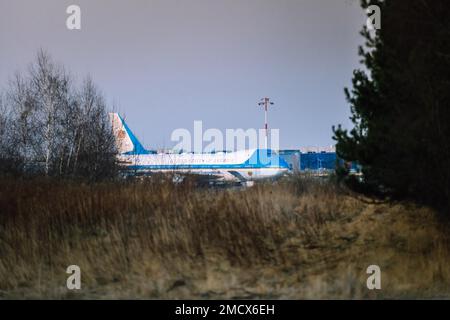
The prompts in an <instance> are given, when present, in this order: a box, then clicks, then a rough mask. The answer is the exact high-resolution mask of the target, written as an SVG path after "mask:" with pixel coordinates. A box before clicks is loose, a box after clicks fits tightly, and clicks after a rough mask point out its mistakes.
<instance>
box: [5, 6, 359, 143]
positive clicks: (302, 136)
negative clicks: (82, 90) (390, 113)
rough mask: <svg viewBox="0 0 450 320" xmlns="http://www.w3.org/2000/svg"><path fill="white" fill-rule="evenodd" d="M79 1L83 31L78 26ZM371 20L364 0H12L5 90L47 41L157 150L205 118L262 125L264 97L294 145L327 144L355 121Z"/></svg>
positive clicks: (216, 123) (229, 124)
mask: <svg viewBox="0 0 450 320" xmlns="http://www.w3.org/2000/svg"><path fill="white" fill-rule="evenodd" d="M71 4H77V5H79V6H80V7H81V21H82V22H81V30H68V29H67V28H66V18H67V16H68V15H67V14H66V8H67V6H69V5H71ZM364 23H365V15H364V12H363V10H362V9H361V8H360V7H359V1H358V0H147V1H144V0H127V1H125V0H122V1H118V0H70V1H66V0H39V1H32V0H29V1H24V0H0V87H1V88H5V87H6V84H7V80H8V78H9V77H10V76H11V75H12V74H13V73H14V72H15V71H17V70H23V69H24V68H25V67H26V66H27V65H28V64H29V63H30V62H31V61H32V60H33V59H34V56H35V55H36V52H37V50H38V49H39V48H43V49H46V50H47V51H48V52H49V53H50V54H51V55H52V56H53V58H54V59H55V60H56V61H57V62H59V63H61V64H64V65H65V66H66V67H67V68H68V69H69V70H71V72H72V73H73V74H74V75H75V76H77V78H78V79H80V78H82V77H83V76H84V75H85V74H87V73H90V74H91V75H92V77H93V78H94V81H95V82H96V83H97V84H98V86H99V87H100V88H101V89H102V91H103V93H104V94H105V95H106V97H107V99H108V101H109V102H110V103H112V102H114V103H116V104H117V105H118V110H119V111H120V112H121V113H122V114H125V116H126V118H127V122H128V124H129V126H130V127H131V128H132V129H133V130H134V131H135V133H136V134H137V136H138V137H139V138H140V140H141V141H142V142H143V144H144V145H145V146H147V147H170V146H172V145H173V143H171V142H170V135H171V132H172V131H173V130H174V129H176V128H187V129H189V130H192V128H193V121H194V120H202V121H203V126H204V129H207V128H219V129H221V130H225V129H226V128H244V129H247V128H261V127H262V126H263V121H264V117H263V113H262V110H261V109H258V107H257V102H258V100H259V99H260V98H262V97H264V96H269V97H271V98H272V99H273V100H274V101H275V103H276V106H275V107H274V108H273V109H272V110H270V113H269V125H270V127H272V128H278V129H280V146H281V147H282V148H293V147H300V146H325V145H330V144H332V143H333V141H332V139H331V136H332V132H331V126H332V125H334V124H338V123H342V124H343V125H344V126H347V127H349V126H350V122H349V120H348V117H349V115H350V111H349V106H348V104H347V103H346V101H345V97H344V93H343V88H344V87H345V86H349V85H350V84H351V81H350V80H351V77H352V71H353V69H354V68H356V67H358V61H359V57H358V55H357V47H358V45H359V44H362V43H363V39H362V37H361V36H360V35H359V31H360V29H361V27H362V26H363V24H364Z"/></svg>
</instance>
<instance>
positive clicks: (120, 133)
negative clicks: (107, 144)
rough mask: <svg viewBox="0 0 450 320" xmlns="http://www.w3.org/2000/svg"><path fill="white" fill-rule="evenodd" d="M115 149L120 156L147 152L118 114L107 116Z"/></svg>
mask: <svg viewBox="0 0 450 320" xmlns="http://www.w3.org/2000/svg"><path fill="white" fill-rule="evenodd" d="M109 117H110V120H111V126H112V130H113V134H114V137H115V138H116V147H117V150H118V151H119V153H121V154H145V153H147V150H146V149H145V148H144V146H143V145H142V144H141V143H140V142H139V140H138V139H137V138H136V136H135V135H134V134H133V132H132V131H131V130H130V128H128V126H127V124H126V123H125V121H124V120H123V119H122V117H121V116H120V115H119V114H118V113H110V114H109Z"/></svg>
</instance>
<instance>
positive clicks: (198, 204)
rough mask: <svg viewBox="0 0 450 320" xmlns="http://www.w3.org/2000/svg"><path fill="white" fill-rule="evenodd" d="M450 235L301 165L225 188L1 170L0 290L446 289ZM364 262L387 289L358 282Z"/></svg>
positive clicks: (432, 292) (207, 294) (237, 293)
mask: <svg viewBox="0 0 450 320" xmlns="http://www.w3.org/2000/svg"><path fill="white" fill-rule="evenodd" d="M449 238H450V232H449V228H448V227H446V226H445V224H444V223H443V222H441V221H439V220H438V218H437V215H436V214H435V213H434V212H433V211H432V210H430V209H428V208H425V207H418V206H415V205H412V204H407V203H381V202H377V201H375V200H373V199H369V198H364V197H361V196H356V195H354V194H352V193H350V192H349V191H346V190H344V189H341V188H338V187H336V186H335V185H334V184H332V183H331V182H327V181H320V180H312V179H308V178H306V177H300V178H293V179H289V180H283V181H279V182H278V183H275V184H273V183H267V184H257V185H255V186H254V187H251V188H246V189H221V190H217V189H206V188H196V187H195V186H193V185H192V184H191V183H190V182H189V180H188V181H186V182H184V183H181V184H178V185H174V184H172V183H170V182H168V181H152V182H149V181H147V182H142V181H141V182H132V183H125V182H124V183H104V184H95V185H88V184H83V183H81V182H78V183H77V182H55V181H51V180H39V181H37V180H30V181H20V180H19V181H16V180H3V181H2V182H1V183H0V298H3V299H10V298H20V299H21V298H38V299H50V298H52V299H53V298H54V299H115V298H132V299H133V298H138V299H172V298H194V299H196V298H199V299H223V298H225V299H228V298H231V299H233V298H244V299H258V298H268V299H305V298H306V299H316V298H318V299H322V298H326V299H330V298H332V299H347V298H350V299H380V298H450V241H449ZM72 264H76V265H79V266H80V268H81V281H82V288H81V290H78V291H69V290H68V289H67V288H66V279H67V277H68V274H66V268H67V266H69V265H72ZM371 264H377V265H379V266H380V267H381V272H382V289H381V290H372V291H371V290H368V289H367V287H366V279H367V277H368V275H367V274H366V268H367V267H368V266H369V265H371Z"/></svg>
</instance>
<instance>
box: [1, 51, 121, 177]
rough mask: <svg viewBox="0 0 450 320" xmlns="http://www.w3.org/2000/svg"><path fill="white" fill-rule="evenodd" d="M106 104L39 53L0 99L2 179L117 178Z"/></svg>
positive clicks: (90, 88) (96, 92)
mask: <svg viewBox="0 0 450 320" xmlns="http://www.w3.org/2000/svg"><path fill="white" fill-rule="evenodd" d="M115 155H116V150H115V143H114V136H113V134H112V130H111V127H110V122H109V120H108V113H107V108H106V102H105V99H104V97H103V96H102V94H101V92H100V91H99V89H98V88H97V87H96V86H95V85H94V83H93V82H92V79H91V78H90V77H86V78H85V79H84V80H83V81H82V84H81V85H79V86H77V85H76V83H75V81H74V79H73V77H72V76H71V75H70V74H69V73H68V72H67V71H66V70H65V69H64V68H63V67H62V66H60V65H58V64H56V63H54V62H53V61H52V59H51V57H50V56H49V54H48V53H46V52H44V51H42V50H41V51H39V52H38V53H37V56H36V60H35V61H34V62H33V63H32V64H31V65H30V66H29V68H28V69H27V71H26V72H25V73H19V72H18V73H16V74H15V75H14V77H13V78H12V79H10V81H9V85H8V87H7V88H6V90H5V92H3V93H1V96H0V174H1V175H13V176H22V175H44V176H51V177H63V178H85V179H89V180H101V179H105V178H109V177H113V176H114V175H115V173H116V170H117V168H116V162H115Z"/></svg>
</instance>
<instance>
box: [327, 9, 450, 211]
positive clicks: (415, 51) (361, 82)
mask: <svg viewBox="0 0 450 320" xmlns="http://www.w3.org/2000/svg"><path fill="white" fill-rule="evenodd" d="M361 3H362V7H363V8H367V7H368V6H370V5H378V6H379V7H380V8H381V17H382V18H381V29H379V30H376V31H369V30H368V29H367V28H366V27H364V28H363V30H362V32H361V34H362V35H363V36H364V38H365V39H366V42H365V45H364V47H360V50H359V53H360V56H361V57H362V61H361V62H362V63H363V64H364V67H365V68H364V70H356V71H354V75H353V80H352V84H353V88H352V89H351V90H348V89H346V90H345V93H346V96H347V100H348V102H349V103H350V106H351V113H352V116H351V120H352V122H353V124H354V127H353V129H351V130H350V131H348V130H345V129H343V128H342V127H341V126H338V128H333V131H334V139H335V140H336V141H337V145H336V149H337V153H338V155H339V156H340V157H341V158H343V159H345V160H347V161H356V162H358V163H359V164H361V166H362V168H363V187H364V188H366V189H368V190H371V191H372V192H376V193H379V194H383V195H388V196H394V197H400V198H410V199H414V200H417V201H419V202H422V203H426V204H429V205H431V206H434V207H436V208H439V209H443V211H445V210H447V209H449V208H450V2H449V1H448V0H408V1H406V0H384V1H380V0H363V1H362V2H361Z"/></svg>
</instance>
